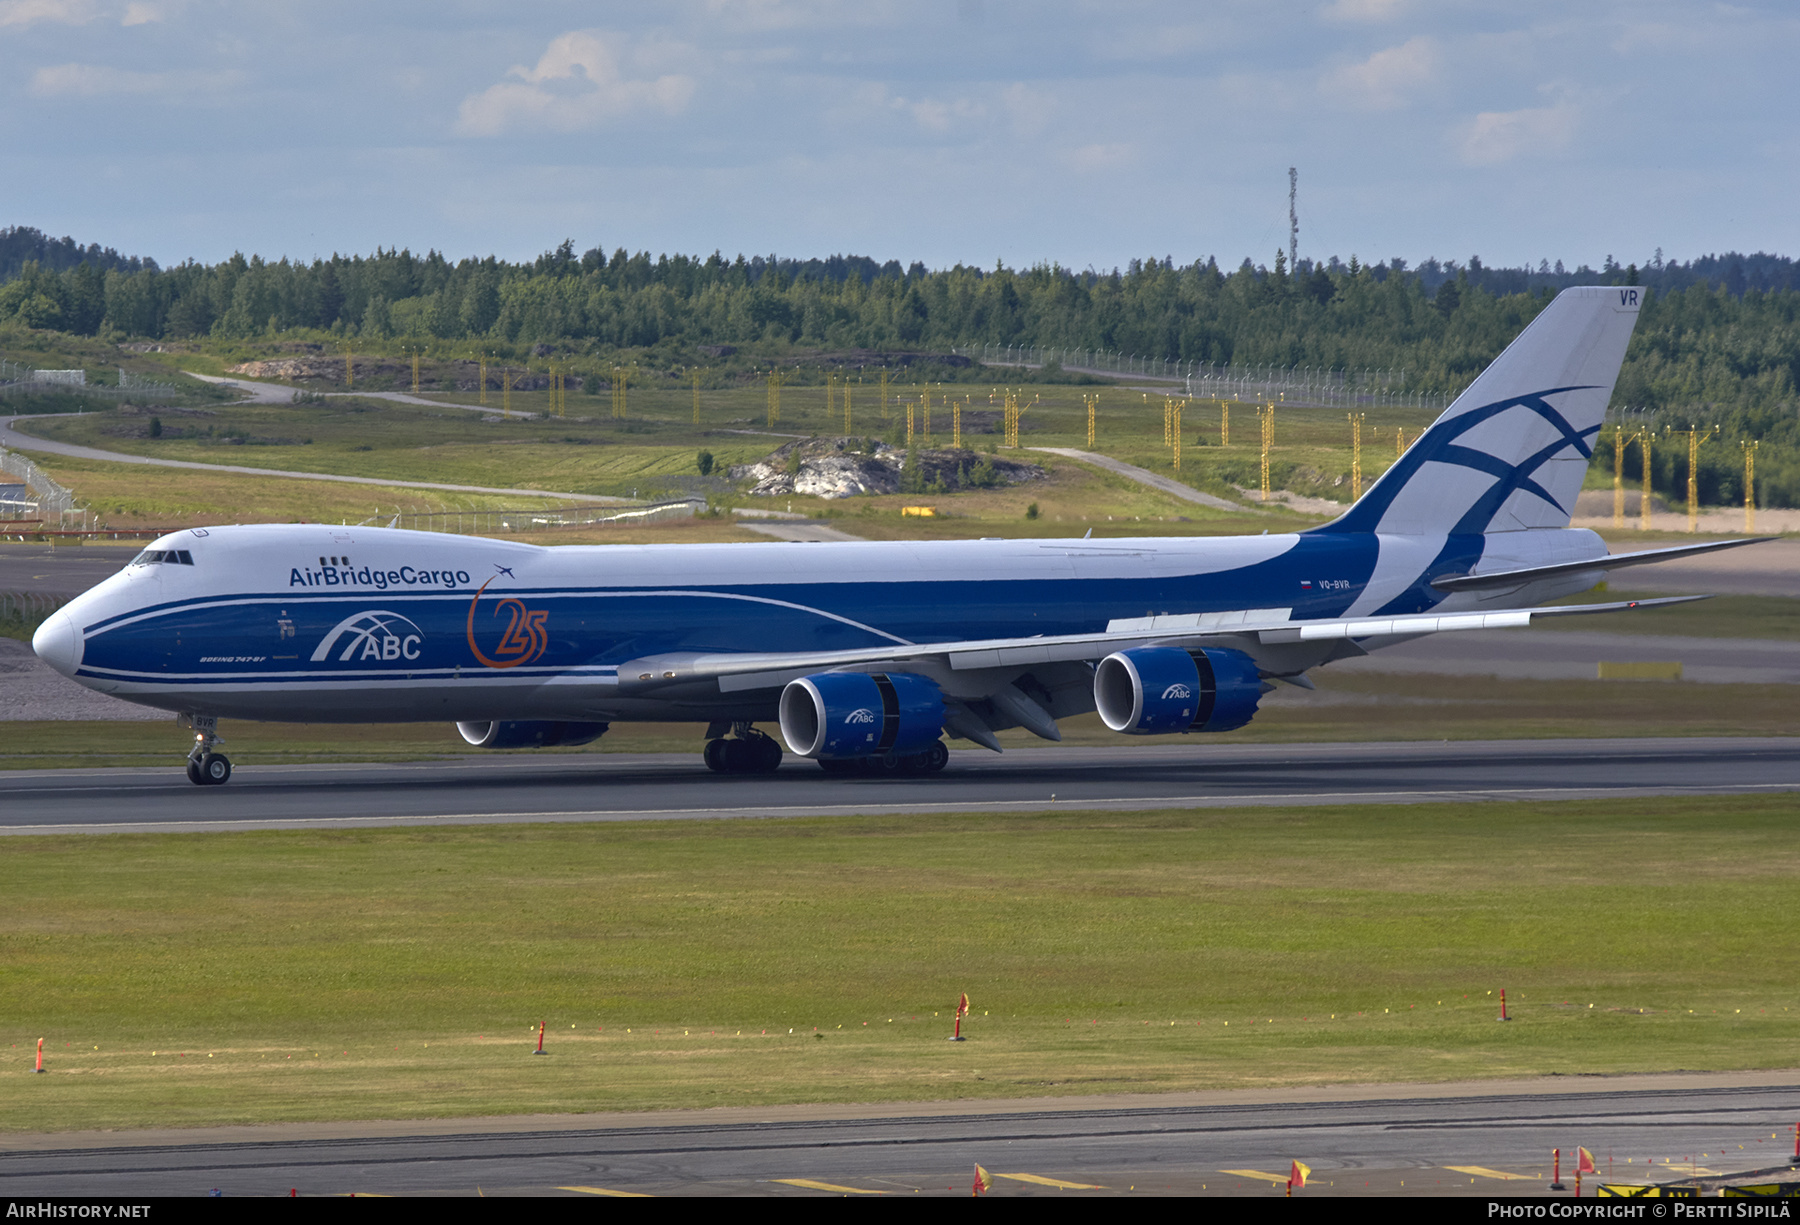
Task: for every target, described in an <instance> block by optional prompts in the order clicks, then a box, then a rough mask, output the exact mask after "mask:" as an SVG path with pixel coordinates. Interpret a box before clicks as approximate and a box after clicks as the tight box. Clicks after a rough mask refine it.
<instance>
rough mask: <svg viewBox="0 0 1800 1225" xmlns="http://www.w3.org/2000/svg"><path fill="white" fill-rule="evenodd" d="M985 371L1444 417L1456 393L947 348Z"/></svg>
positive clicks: (1165, 363)
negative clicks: (1053, 369)
mask: <svg viewBox="0 0 1800 1225" xmlns="http://www.w3.org/2000/svg"><path fill="white" fill-rule="evenodd" d="M951 352H953V353H955V354H957V355H958V356H961V357H972V358H974V359H975V360H976V361H979V362H980V363H981V364H982V365H984V366H1023V367H1028V368H1034V369H1041V368H1043V367H1044V366H1047V365H1049V364H1050V363H1052V362H1055V363H1056V364H1057V365H1059V366H1061V367H1062V368H1063V369H1064V370H1067V371H1068V372H1069V373H1071V374H1111V375H1118V376H1123V377H1126V378H1131V377H1137V378H1146V379H1158V380H1161V381H1163V382H1169V383H1179V384H1181V386H1182V390H1183V393H1184V394H1186V395H1190V396H1199V397H1201V398H1204V399H1211V400H1247V401H1254V400H1281V401H1284V402H1286V403H1290V404H1308V405H1317V406H1322V407H1325V408H1416V409H1420V410H1425V409H1429V410H1431V411H1434V412H1442V411H1443V410H1444V409H1445V408H1448V407H1449V406H1450V401H1451V400H1452V399H1454V398H1455V397H1454V396H1443V395H1433V394H1431V393H1428V392H1424V391H1407V390H1405V384H1406V371H1405V370H1332V369H1327V368H1325V367H1323V366H1254V365H1240V364H1236V363H1229V362H1228V363H1226V364H1224V365H1214V364H1212V363H1210V362H1180V361H1169V360H1165V359H1163V358H1158V357H1139V356H1136V355H1135V354H1124V353H1115V352H1111V351H1108V350H1105V349H1057V348H1039V347H1035V346H1030V345H979V346H974V347H969V348H960V349H952V350H951Z"/></svg>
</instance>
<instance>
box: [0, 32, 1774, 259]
mask: <svg viewBox="0 0 1800 1225" xmlns="http://www.w3.org/2000/svg"><path fill="white" fill-rule="evenodd" d="M1796 62H1800V7H1797V6H1794V5H1792V4H1791V3H1776V2H1773V0H1769V2H1752V3H1745V4H1731V5H1727V4H1710V3H1704V2H1694V0H1689V2H1675V0H1581V2H1580V3H1570V2H1569V0H1543V2H1539V0H1513V2H1510V3H1473V2H1468V0H1313V2H1310V3H1284V2H1282V0H1241V2H1240V0H1188V2H1186V3H1179V2H1175V0H1106V2H1105V3H1100V2H1086V0H1035V2H1025V0H912V2H911V3H898V2H894V0H671V2H668V3H644V2H642V0H639V2H637V3H610V2H590V3H565V2H559V0H524V2H522V3H521V2H515V3H510V4H503V3H494V2H491V0H431V2H428V3H426V2H419V3H414V2H412V0H387V2H380V0H378V2H376V3H368V2H367V0H365V2H364V3H333V2H328V0H322V2H318V3H292V2H289V3H277V2H257V0H233V2H231V3H222V2H214V0H0V108H4V131H5V132H6V133H7V137H8V139H7V141H6V144H5V147H4V148H5V152H4V162H5V166H6V169H5V170H4V172H0V226H5V225H31V226H36V227H38V228H39V229H42V230H44V231H46V232H49V233H51V234H52V235H53V236H58V237H60V236H62V235H64V234H69V235H73V236H74V237H75V238H76V239H77V241H79V242H82V243H88V242H99V243H101V244H102V245H105V246H112V247H116V248H118V249H119V250H120V251H121V252H123V253H125V254H138V255H148V256H151V257H153V258H155V259H156V260H158V261H159V262H162V263H164V264H170V263H178V262H180V261H182V260H184V259H190V258H191V259H197V260H201V261H204V262H213V261H216V260H219V259H223V258H225V257H227V256H229V255H230V254H231V253H232V252H234V251H242V252H244V253H245V254H261V255H262V256H264V257H265V258H271V259H273V258H279V257H282V256H287V257H290V258H298V259H311V258H313V257H315V256H323V255H329V254H330V253H332V252H333V251H342V252H368V251H370V250H372V249H374V248H375V247H377V246H381V247H397V246H405V247H410V248H412V249H413V250H414V251H424V250H427V249H437V250H440V251H443V252H444V253H445V254H447V255H449V256H450V257H452V258H459V257H462V256H467V255H478V256H485V255H488V254H494V255H499V256H501V257H503V258H507V259H529V258H532V257H534V256H536V255H537V254H539V253H540V252H542V251H545V250H547V249H550V248H552V247H554V246H556V245H557V244H558V243H560V242H561V241H563V240H564V239H573V240H574V242H575V245H576V249H577V250H578V251H580V250H585V249H587V248H589V247H593V246H600V247H602V248H604V249H606V250H608V251H611V250H612V249H614V248H616V247H621V246H623V247H626V248H628V249H630V250H633V251H636V250H648V251H651V252H653V253H660V252H687V253H690V254H709V253H711V252H712V251H714V250H718V251H721V252H723V253H724V254H725V255H726V256H727V257H730V256H734V255H736V254H738V253H740V252H741V253H744V254H747V255H754V254H764V255H767V254H780V255H783V256H794V257H802V258H804V257H810V256H824V255H830V254H834V253H844V254H860V255H868V256H872V257H874V258H876V259H879V260H887V259H890V258H892V259H899V260H901V261H902V262H903V263H910V262H912V261H913V260H920V261H923V262H924V263H925V264H926V265H927V266H929V267H933V268H941V267H948V266H950V265H952V264H956V263H964V264H976V265H982V266H989V267H991V266H992V265H993V264H994V263H995V261H997V260H998V261H1004V262H1005V263H1006V264H1007V265H1009V266H1013V267H1019V266H1025V265H1030V264H1035V263H1040V262H1050V263H1057V264H1061V265H1063V266H1065V267H1072V268H1077V269H1079V268H1085V267H1090V266H1091V267H1095V268H1100V269H1110V268H1112V267H1114V266H1118V265H1122V264H1124V263H1126V262H1127V261H1129V260H1130V259H1133V258H1147V257H1151V256H1156V257H1163V256H1172V257H1173V258H1174V259H1175V261H1176V262H1177V263H1185V262H1188V261H1191V260H1194V259H1200V258H1205V257H1207V256H1216V257H1217V258H1218V259H1219V261H1220V263H1221V264H1224V265H1226V266H1235V265H1236V264H1237V263H1238V262H1239V261H1240V260H1242V259H1243V258H1245V257H1246V256H1248V257H1250V258H1251V259H1253V260H1255V261H1256V262H1258V263H1271V262H1272V261H1273V259H1274V256H1275V252H1276V251H1277V250H1278V249H1282V248H1285V247H1286V245H1287V239H1288V168H1289V167H1290V166H1293V167H1297V168H1298V171H1299V197H1298V210H1299V219H1300V234H1299V250H1300V254H1301V256H1302V257H1303V258H1307V257H1310V258H1315V259H1322V258H1327V257H1330V256H1333V255H1336V256H1339V257H1341V258H1343V259H1345V260H1348V259H1349V258H1350V256H1351V255H1353V254H1354V255H1357V256H1359V257H1360V258H1362V259H1363V260H1365V261H1368V260H1383V259H1388V258H1392V257H1400V258H1404V259H1407V260H1410V261H1412V262H1414V263H1417V262H1419V261H1420V260H1423V259H1425V258H1427V257H1436V258H1439V259H1456V260H1459V261H1460V260H1466V259H1468V258H1469V256H1471V255H1479V256H1480V257H1481V258H1482V260H1483V261H1484V262H1486V263H1488V264H1500V265H1517V264H1519V263H1523V262H1527V261H1529V262H1531V263H1533V264H1535V263H1536V262H1537V261H1539V260H1541V259H1547V260H1549V261H1551V262H1552V263H1555V262H1556V261H1557V260H1562V261H1564V262H1565V263H1566V264H1567V265H1568V266H1569V267H1571V268H1573V267H1575V266H1576V265H1577V264H1580V263H1588V264H1592V265H1594V266H1598V265H1599V264H1600V262H1601V261H1602V260H1603V259H1604V258H1605V257H1606V256H1608V255H1614V256H1616V258H1617V259H1618V260H1619V262H1621V263H1627V262H1638V263H1643V262H1646V261H1648V260H1649V259H1651V258H1652V255H1653V252H1654V251H1655V250H1656V249H1657V248H1659V247H1660V248H1662V250H1663V251H1664V253H1665V255H1666V257H1668V258H1672V259H1689V258H1692V257H1694V256H1696V255H1704V254H1709V253H1713V252H1718V251H1724V250H1741V251H1755V250H1767V251H1775V252H1781V253H1785V254H1800V235H1797V234H1796V227H1797V226H1800V212H1797V211H1796V210H1795V209H1794V208H1793V206H1792V204H1791V201H1792V200H1794V199H1795V198H1796V196H1797V195H1800V157H1797V156H1796V154H1797V153H1800V126H1797V125H1796V124H1795V123H1794V117H1795V115H1796V114H1797V113H1800V105H1797V103H1800V73H1796V72H1795V71H1794V70H1793V68H1792V65H1793V64H1794V63H1796Z"/></svg>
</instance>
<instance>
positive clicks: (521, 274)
mask: <svg viewBox="0 0 1800 1225" xmlns="http://www.w3.org/2000/svg"><path fill="white" fill-rule="evenodd" d="M21 236H23V237H21ZM27 249H29V250H31V251H35V252H37V254H36V255H35V256H34V257H32V258H21V259H19V260H18V261H17V265H16V268H12V265H11V264H9V263H8V262H7V258H8V255H9V253H17V252H19V251H25V250H27ZM9 268H12V270H11V271H8V269H9ZM1571 284H1639V285H1643V286H1645V287H1646V288H1647V289H1648V290H1649V291H1650V292H1649V293H1648V294H1647V304H1646V306H1645V308H1644V310H1643V314H1642V316H1641V318H1640V320H1639V323H1638V327H1637V331H1636V334H1635V335H1634V337H1633V341H1632V346H1631V350H1630V353H1629V354H1628V356H1627V359H1626V363H1625V368H1624V370H1623V371H1622V373H1621V376H1620V381H1619V387H1618V391H1617V394H1616V395H1615V397H1614V403H1615V405H1620V406H1624V407H1625V408H1626V409H1627V410H1629V411H1631V412H1633V413H1637V414H1641V416H1640V417H1637V418H1634V419H1638V420H1641V421H1642V422H1644V423H1645V424H1648V425H1650V426H1652V427H1653V428H1656V429H1661V428H1663V427H1672V428H1688V427H1690V426H1693V425H1698V426H1702V427H1711V426H1715V425H1716V426H1718V427H1719V429H1720V436H1721V438H1729V439H1738V438H1758V439H1762V440H1763V450H1762V453H1761V455H1760V457H1759V482H1758V483H1759V486H1761V487H1762V491H1764V492H1766V498H1765V497H1763V496H1759V498H1758V501H1759V502H1760V501H1767V502H1768V504H1782V505H1797V504H1800V421H1797V419H1796V405H1797V403H1800V401H1797V399H1796V394H1795V388H1796V385H1797V384H1800V266H1797V265H1796V263H1795V261H1793V260H1791V259H1788V258H1786V257H1782V256H1772V255H1766V254H1756V255H1738V254H1726V255H1722V256H1707V257H1703V258H1699V259H1695V260H1692V261H1690V262H1688V263H1681V262H1677V261H1666V260H1664V259H1663V258H1662V254H1661V252H1660V251H1658V252H1657V254H1656V256H1655V257H1654V259H1652V260H1651V261H1649V262H1647V263H1646V264H1645V265H1644V266H1642V267H1640V266H1638V265H1636V264H1630V265H1623V266H1621V265H1620V264H1618V263H1617V262H1616V261H1615V260H1613V259H1612V257H1610V256H1609V257H1607V259H1606V260H1605V261H1604V263H1603V265H1602V267H1601V268H1600V269H1598V270H1596V269H1592V268H1588V267H1585V266H1583V267H1577V268H1575V269H1565V268H1564V267H1563V266H1562V265H1561V264H1560V263H1559V264H1557V265H1556V266H1554V267H1551V266H1550V265H1548V264H1547V263H1545V264H1540V265H1539V266H1538V267H1536V268H1530V267H1524V268H1493V267H1489V266H1487V265H1484V264H1483V263H1482V261H1481V260H1480V259H1479V258H1476V257H1471V258H1470V259H1469V260H1468V261H1467V262H1466V263H1463V264H1458V263H1456V262H1454V261H1449V262H1443V261H1438V260H1435V259H1432V260H1427V261H1425V262H1424V263H1422V264H1421V265H1419V266H1418V267H1416V268H1409V267H1408V266H1407V264H1406V262H1405V261H1403V260H1398V259H1395V260H1389V261H1386V262H1382V263H1373V264H1369V263H1363V262H1361V261H1359V260H1358V259H1356V258H1355V257H1352V258H1351V259H1350V260H1349V261H1348V262H1343V261H1340V260H1338V259H1336V258H1333V259H1330V260H1327V261H1322V262H1317V263H1315V262H1313V261H1309V260H1301V261H1300V262H1299V264H1298V266H1297V267H1295V268H1289V267H1288V266H1287V261H1286V258H1285V253H1281V252H1277V253H1276V254H1275V256H1274V258H1273V259H1272V260H1271V261H1270V263H1269V264H1267V265H1262V264H1254V263H1252V262H1251V261H1250V260H1248V259H1246V260H1244V261H1242V263H1240V264H1239V266H1238V267H1236V268H1235V269H1230V270H1226V269H1223V268H1221V267H1220V265H1219V263H1218V262H1217V260H1216V259H1213V258H1210V257H1209V258H1207V259H1203V260H1195V261H1193V262H1190V263H1187V264H1177V263H1176V262H1175V261H1174V260H1173V258H1171V257H1157V258H1145V259H1141V260H1132V261H1131V262H1130V264H1129V265H1128V266H1127V267H1125V268H1123V269H1119V268H1114V269H1111V270H1108V271H1096V270H1094V269H1092V268H1089V269H1086V270H1079V271H1078V270H1074V269H1070V268H1065V267H1061V266H1057V265H1053V264H1044V265H1037V266H1033V267H1030V268H1020V269H1014V268H1008V267H1006V266H1005V265H1003V264H998V263H997V264H996V265H995V266H994V267H992V268H978V267H973V266H968V265H960V264H959V265H957V266H954V267H951V268H947V269H938V270H930V269H927V268H925V267H924V266H923V265H922V264H920V263H916V262H915V263H913V264H911V265H910V266H905V267H903V266H902V265H901V264H900V263H899V262H898V261H896V260H889V261H887V262H885V263H878V262H877V261H875V260H873V259H870V258H867V257H862V256H833V257H831V258H828V259H808V260H795V259H784V258H778V257H774V256H767V257H765V256H754V257H750V258H746V257H744V256H743V255H738V256H737V257H735V258H731V259H727V258H725V257H724V256H722V255H721V254H719V253H717V252H715V253H713V254H712V255H710V256H704V257H702V256H696V255H684V254H676V255H668V254H664V255H659V256H656V257H652V256H651V255H650V254H649V253H648V252H644V251H640V252H637V253H635V254H634V253H631V252H628V251H626V250H624V249H623V248H620V249H617V250H615V251H613V253H612V254H611V255H610V256H609V255H607V254H606V253H605V251H604V250H603V249H602V248H601V247H598V246H595V247H593V248H590V249H588V250H587V251H586V252H585V253H580V254H578V253H577V251H576V245H575V243H574V242H573V241H565V242H563V243H562V244H561V245H560V246H558V247H557V248H556V249H554V250H551V251H547V252H545V253H544V254H543V255H541V256H539V257H538V258H537V259H535V260H533V261H530V262H521V263H509V262H506V261H502V260H499V259H497V258H495V257H492V256H489V257H486V258H480V259H476V258H468V259H462V260H459V261H456V262H452V261H451V260H449V259H447V258H446V257H445V256H443V255H442V254H440V253H438V252H436V251H431V252H427V253H426V254H424V255H422V256H421V255H415V254H413V253H412V252H411V251H409V250H406V249H404V248H400V249H378V250H377V251H376V252H375V253H374V254H372V255H348V256H345V255H333V256H332V257H331V258H329V259H319V260H315V261H312V262H310V263H297V262H292V261H289V260H286V259H279V260H274V261H269V260H264V259H263V258H261V257H260V256H251V257H248V258H246V257H244V256H242V255H234V256H232V257H231V258H230V259H228V260H224V261H221V262H219V263H217V264H211V265H207V264H201V263H197V262H192V261H190V262H186V263H182V264H178V265H173V266H170V267H161V266H159V265H157V264H156V263H155V261H152V260H145V259H138V258H126V257H122V256H119V255H118V254H117V252H115V251H113V250H111V249H110V248H108V249H104V250H102V249H100V248H98V247H87V248H83V247H81V246H80V245H79V244H76V243H74V241H73V240H72V239H63V240H60V241H54V240H50V239H47V238H45V237H44V236H43V235H42V234H39V233H38V232H37V231H35V230H24V229H21V228H14V229H12V230H5V231H0V328H4V327H7V326H9V325H10V326H14V327H18V326H23V327H28V328H49V329H56V330H61V331H67V332H72V333H76V334H79V335H85V336H97V337H101V338H103V339H119V340H126V339H150V340H208V339H211V340H226V341H258V340H264V339H266V340H271V341H273V340H275V339H277V338H309V339H313V340H318V339H333V338H341V339H344V340H354V341H356V342H358V345H359V347H362V346H372V347H379V346H382V345H389V344H391V345H394V346H396V347H398V346H402V345H423V346H428V347H429V348H431V349H432V350H433V351H438V352H446V353H447V352H451V351H455V352H465V351H466V352H474V351H483V352H487V353H490V354H493V355H495V356H497V357H502V358H514V357H519V356H524V355H526V354H527V352H528V351H535V352H536V353H537V354H538V355H539V356H543V355H547V354H561V355H566V356H569V357H572V358H573V357H583V358H589V359H595V358H599V359H606V358H613V359H616V358H617V357H619V356H620V355H629V356H630V358H631V359H632V360H634V361H638V362H641V363H644V364H648V365H657V364H666V365H671V366H672V365H676V364H686V363H692V362H704V360H705V357H706V354H707V351H708V349H709V348H710V349H711V350H712V351H714V352H716V351H717V347H718V346H725V345H729V346H733V347H737V348H741V349H744V350H747V351H749V352H751V353H756V354H764V355H768V356H769V357H771V358H773V359H783V360H785V359H788V358H791V357H794V356H796V355H799V354H803V353H805V352H807V351H811V352H814V353H821V352H833V351H838V352H842V351H860V352H872V353H883V352H886V353H905V352H911V353H919V352H926V353H930V352H936V353H942V352H944V351H946V350H948V349H950V348H951V347H952V346H966V345H973V344H999V345H1011V344H1017V345H1038V346H1066V347H1071V348H1086V349H1101V350H1110V351H1116V352H1120V353H1124V354H1129V355H1137V356H1144V357H1153V358H1166V359H1171V360H1181V361H1203V362H1212V363H1234V362H1235V363H1250V364H1256V365H1263V364H1269V365H1277V366H1290V365H1291V366H1312V367H1326V368H1332V369H1353V370H1359V369H1360V370H1366V369H1382V370H1392V371H1404V382H1403V384H1402V385H1403V387H1404V388H1405V389H1406V390H1408V391H1425V392H1429V393H1434V394H1453V393H1454V392H1456V391H1458V390H1460V389H1461V388H1462V387H1463V386H1465V385H1466V384H1467V383H1468V382H1469V380H1470V379H1472V378H1473V377H1474V375H1475V374H1476V373H1477V372H1479V371H1480V369H1481V368H1482V367H1483V366H1484V365H1485V364H1486V363H1487V362H1488V361H1490V360H1492V358H1493V357H1494V356H1495V354H1497V353H1498V352H1499V351H1500V350H1501V349H1502V348H1504V347H1505V345H1506V344H1507V342H1508V341H1510V340H1511V339H1512V337H1513V336H1515V335H1517V333H1518V331H1519V330H1520V329H1521V328H1522V327H1524V326H1525V324H1526V323H1528V322H1530V320H1531V319H1532V317H1533V316H1535V314H1536V313H1537V312H1538V311H1539V310H1540V309H1542V307H1543V306H1544V304H1545V303H1546V302H1548V301H1549V300H1550V298H1551V297H1552V296H1554V293H1555V292H1556V290H1558V289H1559V288H1562V287H1564V286H1566V285H1571ZM1727 450H1729V451H1731V452H1737V451H1738V448H1737V447H1736V446H1735V445H1733V446H1731V447H1729V448H1726V447H1714V448H1711V458H1710V459H1707V460H1703V463H1702V471H1701V488H1702V498H1703V500H1706V501H1708V502H1713V503H1718V502H1730V501H1733V500H1734V499H1741V497H1742V490H1741V484H1739V485H1735V486H1734V484H1733V482H1734V481H1741V476H1734V475H1733V474H1734V473H1738V472H1741V455H1737V456H1735V457H1734V456H1732V455H1727V454H1726V452H1727ZM1607 462H1610V460H1608V461H1607ZM1637 462H1638V461H1637V460H1636V459H1635V450H1634V451H1633V452H1630V453H1628V455H1627V459H1626V470H1627V475H1628V476H1632V477H1635V475H1636V470H1635V468H1634V465H1635V464H1636V463H1637ZM1653 462H1654V463H1655V466H1656V469H1657V471H1656V473H1655V476H1656V484H1657V487H1658V488H1666V489H1676V488H1678V487H1684V486H1685V480H1686V472H1685V466H1686V456H1685V455H1684V454H1683V455H1677V454H1676V453H1675V449H1674V448H1669V447H1662V448H1657V449H1656V450H1655V451H1654V452H1653ZM1665 463H1670V464H1673V465H1674V466H1673V467H1671V468H1670V469H1669V471H1668V474H1667V475H1666V476H1665V474H1664V472H1663V467H1664V465H1665ZM1665 482H1671V483H1665Z"/></svg>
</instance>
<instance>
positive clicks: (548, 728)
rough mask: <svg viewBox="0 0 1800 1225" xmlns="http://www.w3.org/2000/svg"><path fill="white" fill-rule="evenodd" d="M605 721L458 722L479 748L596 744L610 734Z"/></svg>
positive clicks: (459, 726) (458, 725) (463, 731)
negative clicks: (595, 742)
mask: <svg viewBox="0 0 1800 1225" xmlns="http://www.w3.org/2000/svg"><path fill="white" fill-rule="evenodd" d="M608 726H609V725H608V724H605V723H552V722H548V721H543V720H536V719H533V720H529V721H524V722H519V721H515V722H507V723H458V724H457V725H456V730H457V732H458V733H459V734H460V735H461V736H462V738H463V739H464V740H466V741H468V742H469V743H470V744H472V745H474V746H475V747H476V748H478V749H554V748H557V747H565V748H566V747H572V746H574V745H578V744H592V743H593V742H594V741H596V740H598V739H600V737H602V736H604V735H605V734H606V729H607V727H608Z"/></svg>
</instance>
